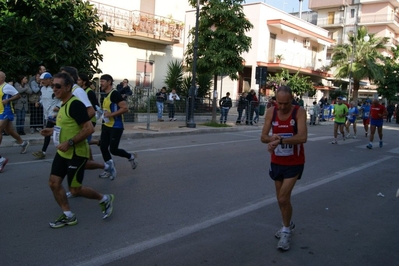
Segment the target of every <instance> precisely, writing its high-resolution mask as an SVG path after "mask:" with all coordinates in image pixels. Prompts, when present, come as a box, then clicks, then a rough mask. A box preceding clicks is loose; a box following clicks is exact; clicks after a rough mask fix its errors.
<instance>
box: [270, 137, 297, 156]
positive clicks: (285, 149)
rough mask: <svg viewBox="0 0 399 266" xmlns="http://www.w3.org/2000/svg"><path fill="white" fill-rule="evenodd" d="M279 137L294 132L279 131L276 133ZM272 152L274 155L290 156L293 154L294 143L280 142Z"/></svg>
mask: <svg viewBox="0 0 399 266" xmlns="http://www.w3.org/2000/svg"><path fill="white" fill-rule="evenodd" d="M278 135H279V136H280V137H281V138H283V139H285V138H290V137H292V136H293V135H294V134H293V133H280V134H278ZM274 154H275V155H276V156H291V155H294V145H293V144H282V145H278V146H277V148H276V149H275V150H274Z"/></svg>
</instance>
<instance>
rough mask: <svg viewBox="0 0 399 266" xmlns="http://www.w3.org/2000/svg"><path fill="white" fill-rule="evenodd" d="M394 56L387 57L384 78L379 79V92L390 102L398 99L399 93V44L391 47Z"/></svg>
mask: <svg viewBox="0 0 399 266" xmlns="http://www.w3.org/2000/svg"><path fill="white" fill-rule="evenodd" d="M391 50H392V53H393V58H389V57H386V58H385V60H384V61H385V62H384V67H383V71H384V78H383V79H381V80H378V81H377V83H376V84H377V85H378V87H377V92H378V94H380V95H382V96H384V97H385V98H386V99H387V100H388V101H389V102H391V101H392V100H396V99H397V98H398V97H397V95H398V94H399V64H398V63H397V62H396V61H397V59H398V58H399V49H398V46H396V47H393V48H391Z"/></svg>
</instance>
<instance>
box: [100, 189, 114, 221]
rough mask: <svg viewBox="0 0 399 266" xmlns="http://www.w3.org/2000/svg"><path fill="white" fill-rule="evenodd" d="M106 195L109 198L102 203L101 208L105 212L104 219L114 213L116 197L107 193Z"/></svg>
mask: <svg viewBox="0 0 399 266" xmlns="http://www.w3.org/2000/svg"><path fill="white" fill-rule="evenodd" d="M106 196H107V200H106V201H104V202H101V203H100V206H101V209H102V211H103V213H104V215H103V219H106V218H108V217H110V216H111V214H112V211H113V209H114V207H113V202H114V198H115V197H114V195H113V194H107V195H106Z"/></svg>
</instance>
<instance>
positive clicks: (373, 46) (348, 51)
mask: <svg viewBox="0 0 399 266" xmlns="http://www.w3.org/2000/svg"><path fill="white" fill-rule="evenodd" d="M367 35H369V37H370V38H369V40H365V37H366V36H367ZM388 40H389V38H387V37H384V38H377V37H375V34H368V33H367V29H366V27H360V28H359V29H358V31H357V34H356V35H355V34H352V35H349V43H345V44H340V45H337V46H336V47H335V48H334V50H333V56H332V63H331V66H332V67H336V70H335V71H336V73H335V76H336V77H338V78H348V77H349V78H352V79H353V100H354V101H357V98H358V91H359V87H360V81H361V80H364V79H367V78H368V79H369V80H370V81H376V80H381V79H383V76H384V72H383V68H382V62H383V59H384V56H383V55H382V54H381V52H380V51H381V50H382V49H386V47H385V44H386V43H387V42H388Z"/></svg>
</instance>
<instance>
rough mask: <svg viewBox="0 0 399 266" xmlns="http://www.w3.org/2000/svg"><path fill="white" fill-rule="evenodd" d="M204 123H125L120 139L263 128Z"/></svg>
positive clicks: (37, 141)
mask: <svg viewBox="0 0 399 266" xmlns="http://www.w3.org/2000/svg"><path fill="white" fill-rule="evenodd" d="M205 122H206V121H195V123H196V127H195V128H188V127H186V122H185V121H169V120H165V121H164V122H158V121H154V122H150V123H149V124H147V123H143V122H141V123H135V122H125V124H124V126H125V130H124V132H123V135H122V139H131V138H133V139H139V138H153V137H163V136H171V135H186V134H201V133H217V132H236V131H241V130H251V129H252V130H261V129H262V127H263V120H262V122H261V123H259V125H257V124H254V125H253V126H251V125H236V124H235V122H234V121H228V122H227V125H228V126H229V127H208V126H204V123H205ZM100 134H101V124H97V125H96V127H95V132H94V134H93V139H99V138H100ZM21 138H22V139H23V140H29V141H30V144H31V145H42V144H43V141H44V137H43V136H42V135H40V133H38V132H35V133H34V134H30V133H28V132H27V134H26V135H24V136H21ZM14 145H16V143H15V140H14V139H13V138H12V137H11V136H3V141H2V143H1V146H2V147H12V146H14Z"/></svg>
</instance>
